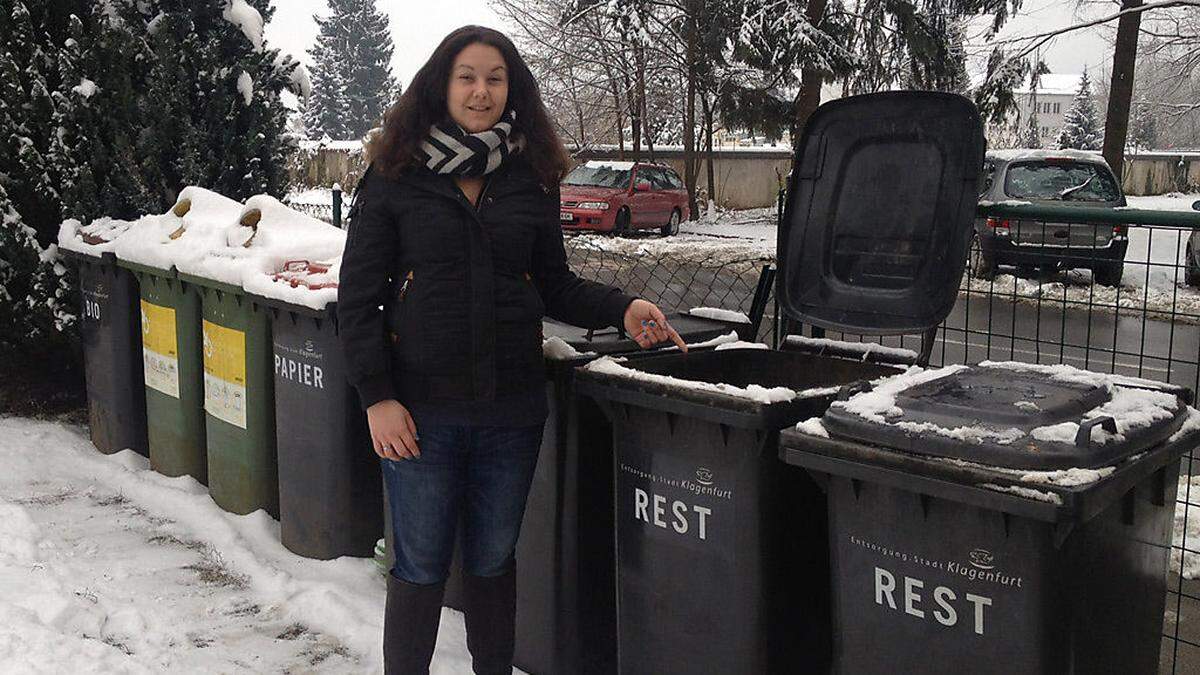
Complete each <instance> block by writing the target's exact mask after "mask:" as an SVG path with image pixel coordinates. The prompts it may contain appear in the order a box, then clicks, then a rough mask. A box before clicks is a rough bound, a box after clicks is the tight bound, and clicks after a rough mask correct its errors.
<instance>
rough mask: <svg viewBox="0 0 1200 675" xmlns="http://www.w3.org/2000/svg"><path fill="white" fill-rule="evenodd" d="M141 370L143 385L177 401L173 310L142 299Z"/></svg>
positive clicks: (176, 350) (177, 381)
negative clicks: (144, 379) (143, 379)
mask: <svg viewBox="0 0 1200 675" xmlns="http://www.w3.org/2000/svg"><path fill="white" fill-rule="evenodd" d="M142 371H143V373H144V374H145V377H146V386H147V387H149V388H151V389H154V390H156V391H160V392H162V393H164V394H166V395H167V396H173V397H175V398H179V350H178V348H177V347H176V343H175V309H174V308H173V307H161V306H159V305H156V304H154V303H151V302H146V301H145V300H142Z"/></svg>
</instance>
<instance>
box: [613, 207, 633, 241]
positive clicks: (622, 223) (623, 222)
mask: <svg viewBox="0 0 1200 675" xmlns="http://www.w3.org/2000/svg"><path fill="white" fill-rule="evenodd" d="M630 220H631V216H630V213H629V207H628V206H622V207H621V210H620V211H617V219H616V221H615V222H614V224H613V234H615V235H617V236H618V237H624V236H626V235H628V234H629V232H630V229H629V221H630Z"/></svg>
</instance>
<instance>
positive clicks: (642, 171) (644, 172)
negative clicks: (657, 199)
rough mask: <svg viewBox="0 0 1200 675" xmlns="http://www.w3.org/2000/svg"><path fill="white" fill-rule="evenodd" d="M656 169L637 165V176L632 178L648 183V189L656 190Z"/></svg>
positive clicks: (638, 181)
mask: <svg viewBox="0 0 1200 675" xmlns="http://www.w3.org/2000/svg"><path fill="white" fill-rule="evenodd" d="M657 173H658V170H657V169H655V168H654V167H651V166H639V167H638V169H637V176H636V177H635V178H634V179H633V180H634V181H635V182H637V183H649V184H650V189H652V190H657V189H659V188H658V177H657V175H656V174H657Z"/></svg>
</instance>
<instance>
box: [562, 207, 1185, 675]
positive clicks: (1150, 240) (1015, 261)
mask: <svg viewBox="0 0 1200 675" xmlns="http://www.w3.org/2000/svg"><path fill="white" fill-rule="evenodd" d="M1000 224H1001V223H999V222H997V223H990V224H988V225H984V226H982V227H981V228H979V229H980V230H982V231H981V232H980V235H979V236H977V237H976V239H975V241H974V242H973V246H972V255H971V258H970V259H969V260H968V261H967V262H966V266H967V268H968V269H967V273H966V274H964V275H963V280H962V282H961V285H960V288H959V296H958V301H957V303H956V305H955V307H954V309H953V311H952V312H951V313H950V315H949V316H948V317H947V319H946V320H945V321H944V322H943V324H942V325H941V327H940V329H939V331H938V336H937V340H936V342H935V343H934V345H933V351H932V354H931V359H930V363H931V365H949V364H957V363H975V362H978V361H983V360H989V359H990V360H1014V361H1023V362H1029V363H1038V364H1060V363H1061V364H1068V365H1072V366H1076V367H1079V368H1085V369H1089V370H1093V371H1097V372H1104V373H1115V374H1121V375H1129V376H1135V377H1144V378H1147V379H1152V380H1157V381H1162V382H1168V383H1172V384H1178V385H1184V386H1187V387H1189V388H1190V389H1192V390H1193V391H1195V390H1196V389H1197V388H1200V328H1198V326H1200V289H1197V288H1194V287H1192V286H1189V285H1188V283H1187V282H1188V281H1192V282H1196V281H1200V280H1198V279H1196V275H1195V274H1193V272H1194V270H1193V269H1192V268H1191V267H1189V265H1190V264H1191V263H1190V262H1189V258H1188V256H1189V255H1190V251H1191V248H1192V247H1191V245H1190V244H1191V242H1190V241H1189V240H1190V236H1191V231H1190V230H1188V229H1181V228H1171V227H1127V226H1117V227H1116V228H1114V226H1111V225H1103V226H1099V225H1064V224H1057V225H1056V224H1050V225H1046V224H1036V225H1034V224H1031V223H1028V224H1027V223H1018V222H1008V221H1005V224H1006V225H1007V226H1008V227H1007V228H1006V229H1007V230H1008V231H1007V232H1004V233H1003V234H1000V233H999V232H997V230H1000V229H1001V228H1000ZM981 225H982V224H981ZM1000 237H1006V238H1007V239H1004V240H1002V241H993V240H991V239H997V238H1000ZM566 248H567V253H568V261H569V263H570V265H571V267H572V268H573V269H574V270H575V272H576V273H577V274H579V275H580V276H582V277H584V278H589V279H594V280H597V281H601V282H604V283H608V284H613V285H616V286H619V287H621V288H623V289H625V290H626V291H627V292H630V293H633V294H637V295H639V296H640V297H643V298H646V299H647V300H650V301H652V302H655V303H657V304H659V305H661V306H663V307H664V308H681V309H687V308H691V307H697V306H705V307H717V308H722V309H729V310H736V311H740V312H743V313H746V314H749V313H750V310H751V306H752V303H753V299H754V293H755V289H756V287H757V286H758V282H759V279H760V278H761V275H762V274H763V270H764V268H765V267H768V266H769V265H770V262H769V261H766V262H764V261H763V260H760V259H740V260H739V259H733V260H730V259H725V258H721V257H719V256H708V257H698V258H697V257H688V256H686V255H669V254H668V255H658V256H652V255H645V254H644V253H640V252H639V253H636V254H629V253H615V252H612V251H610V250H606V247H604V246H603V245H602V244H601V243H600V242H599V240H598V239H597V238H596V237H594V236H587V235H585V236H576V237H568V238H567V239H566ZM1101 282H1106V283H1101ZM789 334H790V335H797V334H799V335H806V336H809V337H828V338H834V339H839V340H846V341H850V342H874V343H877V344H880V345H883V346H887V347H902V348H907V349H910V350H913V351H919V349H920V347H921V337H920V336H915V335H914V336H899V337H896V336H890V337H884V338H881V337H879V336H864V335H853V334H838V333H834V332H830V333H829V334H828V335H826V334H825V332H823V331H821V330H820V329H816V328H814V327H812V326H799V325H794V324H792V325H789V322H788V321H786V320H785V319H782V318H781V317H780V316H779V311H778V309H777V308H776V306H775V302H774V298H773V297H771V298H770V300H769V303H768V309H767V312H766V316H765V317H764V320H763V322H762V324H761V326H760V328H759V331H758V336H759V339H760V340H762V341H764V342H768V343H771V344H772V345H773V346H776V347H778V346H779V343H780V340H781V339H783V338H785V337H786V336H787V335H789ZM1193 474H1195V477H1194V478H1193ZM1171 549H1172V550H1171V560H1172V562H1171V566H1170V572H1169V578H1168V596H1167V608H1166V613H1165V617H1164V622H1163V635H1164V637H1165V638H1166V639H1164V640H1163V641H1162V654H1161V659H1160V670H1161V672H1163V673H1189V672H1193V673H1194V672H1200V465H1198V464H1196V463H1195V462H1194V458H1193V457H1192V456H1191V454H1189V455H1188V456H1187V457H1185V458H1184V470H1183V477H1182V478H1181V480H1180V484H1179V492H1178V496H1177V506H1176V515H1175V536H1174V539H1173V542H1172V546H1171Z"/></svg>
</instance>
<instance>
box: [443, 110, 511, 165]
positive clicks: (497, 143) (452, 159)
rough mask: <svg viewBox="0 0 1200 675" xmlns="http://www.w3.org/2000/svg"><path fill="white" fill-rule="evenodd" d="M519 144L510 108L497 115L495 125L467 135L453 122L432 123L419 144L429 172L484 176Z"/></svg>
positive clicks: (501, 162) (506, 157) (502, 161)
mask: <svg viewBox="0 0 1200 675" xmlns="http://www.w3.org/2000/svg"><path fill="white" fill-rule="evenodd" d="M523 147H524V140H523V139H522V138H521V136H520V134H519V133H518V132H517V130H516V113H514V112H513V111H511V110H509V111H506V112H505V113H504V114H503V115H501V116H500V121H499V122H497V123H496V126H494V127H492V128H491V129H488V130H486V131H480V132H479V133H476V134H468V133H467V132H466V131H464V130H463V129H462V127H460V126H458V125H457V124H455V123H454V122H444V123H442V124H436V125H434V126H433V127H432V128H430V129H429V135H428V136H426V137H425V140H424V141H423V142H422V143H421V151H422V152H424V153H425V158H426V159H425V166H427V167H429V170H430V171H432V172H434V173H445V174H452V175H455V176H484V175H487V174H489V173H491V172H493V171H495V170H496V169H498V168H500V165H501V164H503V163H504V161H505V160H506V159H508V157H509V156H510V155H514V154H516V153H518V152H520V151H521V149H522V148H523Z"/></svg>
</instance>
